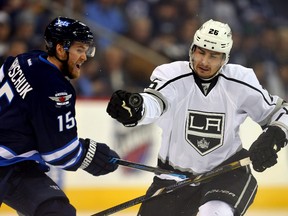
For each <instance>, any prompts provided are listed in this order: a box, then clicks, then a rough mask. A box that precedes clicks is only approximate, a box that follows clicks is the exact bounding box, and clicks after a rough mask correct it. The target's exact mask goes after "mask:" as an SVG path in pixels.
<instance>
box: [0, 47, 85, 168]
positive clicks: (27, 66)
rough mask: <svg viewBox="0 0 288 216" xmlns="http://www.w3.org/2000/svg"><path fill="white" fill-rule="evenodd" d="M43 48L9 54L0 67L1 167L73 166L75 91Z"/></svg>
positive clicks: (78, 153) (77, 153)
mask: <svg viewBox="0 0 288 216" xmlns="http://www.w3.org/2000/svg"><path fill="white" fill-rule="evenodd" d="M46 58H47V56H46V53H45V52H42V51H33V52H29V53H25V54H21V55H18V56H17V57H8V58H7V60H6V61H5V63H4V65H3V66H2V67H1V70H0V166H6V165H9V164H13V163H17V162H20V161H23V160H35V161H38V162H39V163H40V164H42V165H44V167H46V166H45V164H46V162H47V163H49V164H52V165H55V166H57V167H59V168H62V169H71V170H75V169H77V168H78V167H79V163H80V159H81V157H82V156H83V147H82V145H81V143H80V142H79V140H78V137H77V127H76V120H75V91H74V89H73V86H72V85H71V84H70V82H69V80H67V79H66V78H65V77H64V76H63V74H62V73H61V72H60V71H59V70H58V69H57V68H56V67H55V66H54V65H53V64H51V63H50V62H49V61H47V59H46Z"/></svg>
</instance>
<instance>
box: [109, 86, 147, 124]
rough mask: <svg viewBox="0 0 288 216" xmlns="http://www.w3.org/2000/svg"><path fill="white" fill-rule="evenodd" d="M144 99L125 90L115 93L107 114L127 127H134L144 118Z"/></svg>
mask: <svg viewBox="0 0 288 216" xmlns="http://www.w3.org/2000/svg"><path fill="white" fill-rule="evenodd" d="M142 110H143V98H142V96H141V95H140V94H138V93H130V92H126V91H123V90H118V91H116V92H114V93H113V94H112V96H111V99H110V101H109V103H108V106H107V109H106V112H107V113H108V114H109V115H110V116H111V117H112V118H114V119H117V121H119V122H121V123H122V124H123V125H124V126H126V127H134V126H136V125H137V124H138V121H139V120H140V119H141V118H142Z"/></svg>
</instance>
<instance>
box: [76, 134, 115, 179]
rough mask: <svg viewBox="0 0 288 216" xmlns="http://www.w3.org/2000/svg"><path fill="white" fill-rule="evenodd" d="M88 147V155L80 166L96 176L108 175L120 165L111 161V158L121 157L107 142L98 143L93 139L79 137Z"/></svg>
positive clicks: (86, 147)
mask: <svg viewBox="0 0 288 216" xmlns="http://www.w3.org/2000/svg"><path fill="white" fill-rule="evenodd" d="M79 140H80V142H81V143H82V144H83V146H84V148H85V149H86V155H85V157H84V159H83V161H82V164H81V166H80V168H82V169H83V170H85V171H87V172H89V173H91V174H92V175H94V176H100V175H106V174H108V173H110V172H113V171H115V170H116V169H117V168H118V165H117V164H115V163H111V162H110V159H111V158H120V157H119V155H118V154H117V153H116V152H115V151H113V150H111V149H110V148H109V147H108V146H107V145H106V144H103V143H97V142H95V141H94V140H91V139H85V140H84V139H79Z"/></svg>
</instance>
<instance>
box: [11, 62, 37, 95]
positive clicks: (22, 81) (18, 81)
mask: <svg viewBox="0 0 288 216" xmlns="http://www.w3.org/2000/svg"><path fill="white" fill-rule="evenodd" d="M8 76H9V77H10V79H11V82H12V83H13V84H14V86H15V89H16V91H17V92H18V93H19V95H20V96H21V97H22V98H23V99H24V98H25V96H26V94H27V93H28V92H30V91H32V90H33V88H32V87H31V85H30V84H29V83H28V82H27V80H26V78H25V76H24V73H23V71H22V69H21V66H20V65H19V61H18V58H16V59H15V60H14V62H13V64H12V65H11V67H10V68H9V72H8Z"/></svg>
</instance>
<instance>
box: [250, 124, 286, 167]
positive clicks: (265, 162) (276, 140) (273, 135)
mask: <svg viewBox="0 0 288 216" xmlns="http://www.w3.org/2000/svg"><path fill="white" fill-rule="evenodd" d="M286 144H287V139H286V135H285V133H284V131H283V130H282V129H281V128H280V127H278V126H268V128H267V129H265V130H264V132H263V133H262V134H261V135H260V136H259V137H258V138H257V140H256V141H254V143H253V144H252V145H251V147H250V149H249V152H250V159H251V161H252V165H253V169H254V170H255V171H257V172H263V171H264V170H265V169H267V168H269V167H272V166H273V165H275V164H276V163H277V158H278V156H277V152H278V151H280V149H281V148H283V147H284V146H285V145H286Z"/></svg>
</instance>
